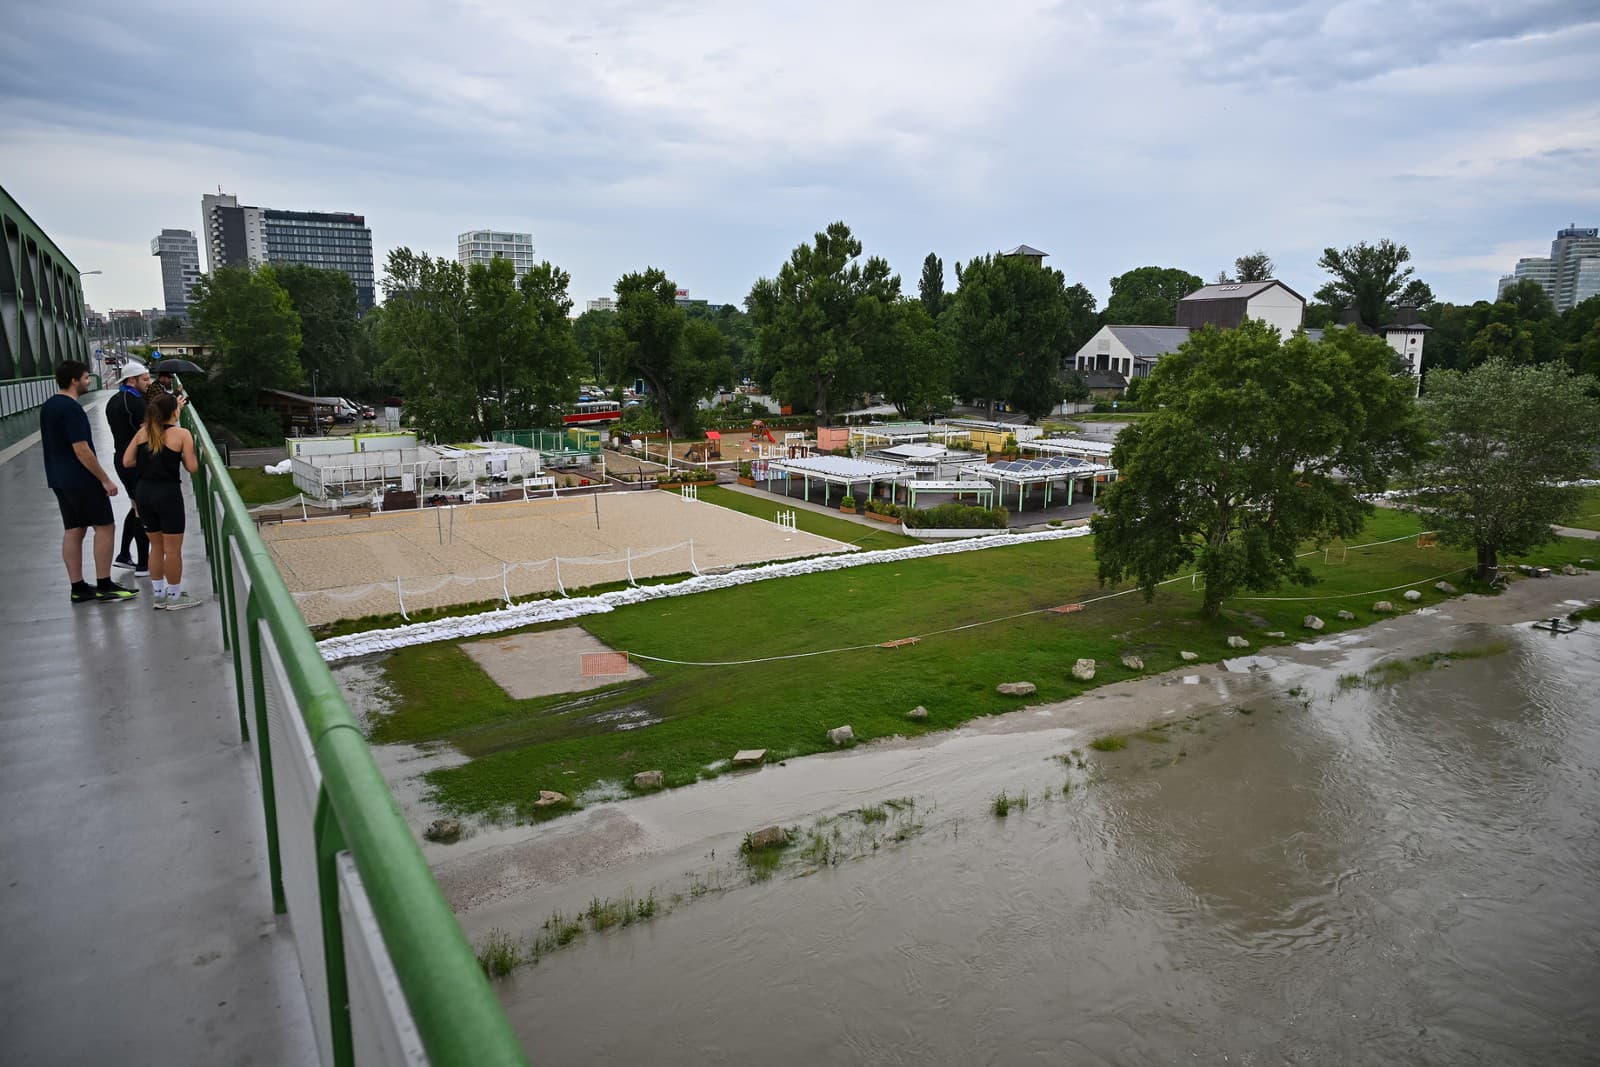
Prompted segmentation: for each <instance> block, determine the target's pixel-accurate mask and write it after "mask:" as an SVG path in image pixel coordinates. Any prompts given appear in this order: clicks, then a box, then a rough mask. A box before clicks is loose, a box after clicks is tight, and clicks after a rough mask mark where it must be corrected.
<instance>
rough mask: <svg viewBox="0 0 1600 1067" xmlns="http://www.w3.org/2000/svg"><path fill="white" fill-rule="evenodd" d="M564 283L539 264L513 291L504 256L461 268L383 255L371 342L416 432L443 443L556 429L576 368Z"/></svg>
mask: <svg viewBox="0 0 1600 1067" xmlns="http://www.w3.org/2000/svg"><path fill="white" fill-rule="evenodd" d="M567 284H568V278H567V275H566V273H565V272H564V271H562V270H560V269H558V268H556V267H553V266H551V265H550V264H549V263H541V264H539V265H538V266H536V267H535V268H534V269H533V270H531V271H529V272H528V273H527V274H526V275H524V276H523V278H522V280H521V282H520V284H519V283H518V282H517V280H516V272H515V269H514V268H513V266H512V264H511V263H510V262H509V261H508V260H505V259H494V260H491V261H490V262H489V263H488V264H474V265H473V267H472V268H471V269H470V270H468V269H466V268H464V267H462V266H461V264H459V263H457V262H455V261H454V260H448V259H445V258H443V257H439V258H436V259H430V258H429V257H427V256H419V255H417V254H415V253H413V252H412V251H411V250H410V249H409V248H397V249H395V250H393V251H392V252H390V253H389V259H388V262H387V264H386V265H385V269H384V277H383V289H384V294H385V297H386V299H385V303H384V307H383V314H382V317H381V319H380V322H379V327H378V343H379V346H380V347H381V349H382V351H383V352H384V354H385V356H386V357H387V360H388V362H387V367H388V368H389V371H390V373H392V374H394V376H395V378H396V380H397V381H398V382H399V383H400V384H401V386H402V388H403V389H404V391H405V394H406V410H407V413H408V414H409V415H410V416H411V418H412V421H413V422H414V423H415V424H416V426H417V428H418V429H419V430H421V431H422V432H423V433H424V434H425V435H426V436H427V437H429V438H430V439H432V440H435V441H452V440H472V439H480V438H481V439H487V438H489V437H490V436H492V434H493V433H494V431H496V430H506V429H527V428H530V427H536V426H548V425H554V424H558V423H559V421H560V415H561V411H562V408H563V407H564V405H565V404H566V403H567V402H568V401H570V400H571V399H572V397H573V396H575V395H576V393H577V389H576V385H575V377H576V374H577V372H578V369H579V356H578V350H577V345H576V344H575V343H574V342H573V340H572V329H571V324H570V323H569V322H568V320H567V312H568V311H569V310H571V307H572V301H571V300H570V299H569V298H568V297H567Z"/></svg>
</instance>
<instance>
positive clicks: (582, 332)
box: [572, 308, 618, 385]
mask: <svg viewBox="0 0 1600 1067" xmlns="http://www.w3.org/2000/svg"><path fill="white" fill-rule="evenodd" d="M572 339H573V341H575V342H576V343H577V345H578V353H579V354H580V355H581V356H582V357H583V365H584V372H585V373H593V374H594V380H595V384H596V385H599V384H601V383H602V382H604V381H605V380H606V379H605V376H604V371H603V369H602V368H605V367H608V366H610V365H611V363H612V359H613V356H614V355H615V353H616V347H617V343H618V336H617V313H616V312H615V311H611V310H609V309H606V308H590V309H589V310H588V311H585V312H584V313H583V314H582V315H579V316H578V317H577V318H576V319H575V320H573V323H572Z"/></svg>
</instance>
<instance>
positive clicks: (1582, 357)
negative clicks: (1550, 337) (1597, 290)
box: [1560, 296, 1600, 380]
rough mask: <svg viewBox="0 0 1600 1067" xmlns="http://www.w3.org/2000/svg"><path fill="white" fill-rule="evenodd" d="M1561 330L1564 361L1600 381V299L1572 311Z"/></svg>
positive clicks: (1576, 306)
mask: <svg viewBox="0 0 1600 1067" xmlns="http://www.w3.org/2000/svg"><path fill="white" fill-rule="evenodd" d="M1560 327H1561V358H1562V359H1563V360H1565V361H1566V364H1567V366H1569V367H1571V368H1572V369H1573V370H1574V371H1577V372H1578V373H1579V374H1587V375H1591V376H1593V377H1594V378H1596V379H1597V380H1600V296H1591V297H1590V298H1589V299H1587V300H1585V301H1582V302H1581V303H1579V304H1577V305H1575V306H1573V307H1572V308H1569V309H1568V310H1567V312H1566V314H1564V315H1562V316H1561V322H1560Z"/></svg>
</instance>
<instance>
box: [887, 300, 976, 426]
mask: <svg viewBox="0 0 1600 1067" xmlns="http://www.w3.org/2000/svg"><path fill="white" fill-rule="evenodd" d="M888 327H889V328H888V330H887V331H886V332H885V335H884V337H883V339H882V341H880V342H879V344H878V345H877V346H876V347H875V349H874V353H873V355H874V359H873V368H872V372H873V373H872V381H873V384H874V386H875V387H876V388H877V389H878V390H879V391H880V392H882V393H883V395H884V397H885V398H886V399H887V400H888V401H889V403H891V404H893V405H894V406H895V410H896V411H898V412H899V413H900V415H901V416H902V417H904V418H908V419H931V418H932V417H933V416H934V415H936V414H939V413H941V412H943V411H946V410H948V409H949V407H950V382H951V377H952V375H953V374H954V371H955V349H954V346H953V345H952V344H951V343H950V339H949V338H948V337H947V336H945V334H944V333H942V332H941V331H940V330H939V326H938V324H937V323H936V322H934V320H933V316H931V315H929V314H928V310H927V307H926V306H925V305H924V304H923V303H922V301H920V300H901V301H899V302H897V303H895V304H893V305H891V306H890V308H889V317H888Z"/></svg>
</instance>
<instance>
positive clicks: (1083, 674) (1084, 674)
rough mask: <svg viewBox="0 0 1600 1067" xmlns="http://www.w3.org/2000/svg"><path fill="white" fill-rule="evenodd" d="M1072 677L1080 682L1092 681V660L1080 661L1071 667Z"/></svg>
mask: <svg viewBox="0 0 1600 1067" xmlns="http://www.w3.org/2000/svg"><path fill="white" fill-rule="evenodd" d="M1072 676H1073V677H1074V678H1076V679H1077V680H1078V681H1080V682H1088V681H1093V680H1094V660H1092V659H1080V660H1079V661H1078V662H1076V663H1074V664H1073V665H1072Z"/></svg>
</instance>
